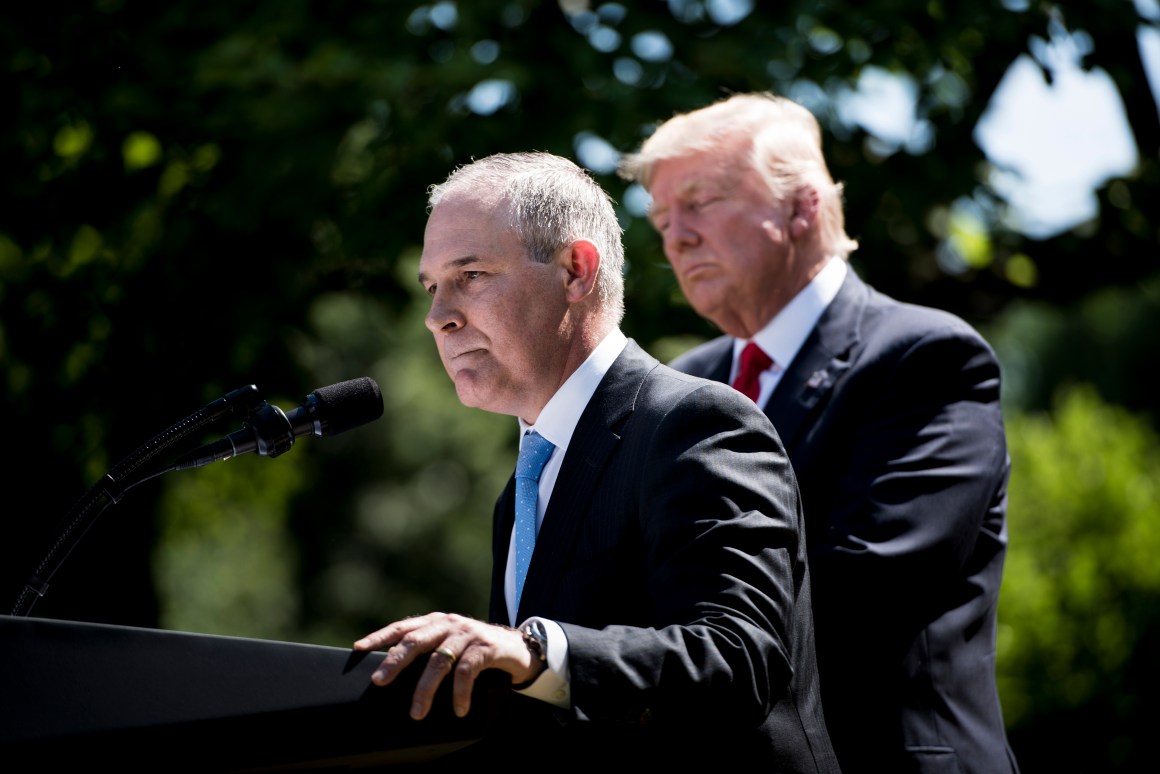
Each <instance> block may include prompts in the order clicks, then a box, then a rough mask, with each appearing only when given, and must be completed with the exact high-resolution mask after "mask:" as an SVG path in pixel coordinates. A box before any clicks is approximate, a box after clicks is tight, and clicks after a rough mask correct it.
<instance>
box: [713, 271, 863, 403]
mask: <svg viewBox="0 0 1160 774" xmlns="http://www.w3.org/2000/svg"><path fill="white" fill-rule="evenodd" d="M847 271H849V267H848V266H847V265H846V261H845V260H843V259H841V258H838V257H837V256H833V257H831V258H830V260H829V261H828V262H827V263H826V265H825V266H824V267H823V268H822V270H821V271H819V272H818V273H817V274H816V275H815V276H814V278H813V279H812V280H810V284H808V285H806V286H805V287H804V288H802V289H801V291H799V292H798V294H797V295H796V296H794V297H793V299H792V300H791V301H790V302H789V303H788V304H786V306H785V308H784V309H782V310H781V311H780V312H778V313H777V314H776V315H774V318H773V319H772V320H770V321H769V322H768V323H766V325H765V327H764V328H762V329H761V330H759V331H758V332H757V334H756V335H754V337H753V339H752V341H756V342H757V346H759V347H761V348H762V349H763V350H765V354H767V355H769V356H770V358H772V359H773V365H771V366H770V367H769V368H767V369H766V370H764V371H762V372H761V375H760V376H759V377H758V380H759V382H760V384H761V390H760V392H759V393H758V395H757V405H758V406H760V407H761V408H762V409H764V408H765V404H766V403H768V402H769V396H770V395H772V394H773V389H774V388H775V387H777V383H778V382H779V381H781V375H782V373H784V372H785V369H786V368H787V367H788V366H789V364H790V363H791V362H793V359H794V357H795V356H796V355H797V353H798V350H799V349H801V348H802V344H803V343H804V342H805V340H806V337H807V336H809V335H810V331H812V330H813V329H814V326H815V325H817V323H818V318H820V317H821V316H822V312H824V311H826V307H827V306H829V305H830V302H831V301H833V300H834V296H836V295H838V289H839V288H841V287H842V281H843V280H844V279H846V272H847ZM750 341H751V340H750V339H734V340H733V367H732V369H731V370H730V371H729V383H730V384H732V383H733V380H734V379H736V378H737V369H738V367H739V364H740V362H741V350H742V349H744V348H745V345H746V344H748V343H749V342H750Z"/></svg>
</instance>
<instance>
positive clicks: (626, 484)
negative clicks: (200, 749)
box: [355, 153, 838, 772]
mask: <svg viewBox="0 0 1160 774" xmlns="http://www.w3.org/2000/svg"><path fill="white" fill-rule="evenodd" d="M429 204H430V207H431V211H430V217H429V219H428V222H427V228H426V233H425V236H424V240H423V255H422V258H421V260H420V271H419V281H420V282H421V283H422V284H423V287H424V288H425V289H426V290H427V292H428V294H429V295H430V297H431V308H430V311H429V312H428V314H427V321H426V322H427V327H428V328H429V329H430V330H431V332H432V334H434V336H435V342H436V345H437V347H438V350H439V354H440V357H441V358H442V360H443V364H444V366H445V368H446V369H447V373H448V374H449V375H450V377H451V379H452V380H453V381H454V383H455V389H456V392H457V394H458V396H459V399H460V401H462V402H463V403H464V404H465V405H467V406H474V407H478V408H482V409H484V410H487V411H493V412H498V413H502V414H509V415H511V416H514V417H517V418H518V420H519V425H520V428H521V431H522V433H523V436H522V440H521V443H520V446H521V451H520V459H519V461H518V463H517V465H516V471H515V476H514V477H513V479H512V481H511V482H510V483H509V485H508V487H507V489H506V490H505V491H504V493H503V494H502V495H501V497H500V499H499V501H498V503H497V505H496V509H495V517H494V529H493V535H494V540H493V546H492V553H493V559H494V568H493V574H492V591H491V611H490V618H491V620H492V621H494V622H496V623H494V624H492V623H484V622H482V621H478V620H475V619H472V618H468V617H465V616H461V615H455V614H447V613H430V614H427V615H421V616H416V617H413V618H408V619H405V620H403V621H397V622H395V623H392V624H389V625H388V626H386V627H384V628H382V629H380V630H378V631H377V632H374V633H372V634H369V635H367V636H366V637H364V638H363V639H361V640H359V641H358V642H357V643H355V648H356V649H358V650H377V649H381V648H389V651H388V653H387V655H386V656H385V658H384V660H383V662H382V664H381V666H380V667H379V669H378V670H377V671H376V673H375V674H374V676H373V680H374V682H375V683H376V684H379V685H387V684H389V683H391V682H392V681H393V680H394V679H395V678H396V677H397V676H398V675H399V673H400V672H401V671H402V670H403V669H404V668H406V667H408V665H411V664H414V666H413V667H412V668H415V669H422V670H423V671H422V673H421V675H420V677H419V678H418V681H417V683H416V688H415V691H414V696H413V704H412V708H411V714H412V717H414V718H416V719H422V718H423V717H425V716H426V715H427V713H428V712H429V710H430V708H431V704H432V701H433V700H434V699H435V698H436V692H437V689H438V687H439V685H440V684H441V683H442V681H443V680H444V679H445V678H450V679H451V680H452V690H451V699H452V706H453V709H454V711H455V713H456V714H457V715H459V716H463V715H465V714H467V712H468V711H469V709H470V706H471V698H472V688H473V685H474V684H475V680H476V678H477V677H478V676H479V675H480V673H481V672H483V671H484V670H487V669H499V670H503V671H505V672H507V673H508V674H510V675H511V678H512V681H513V683H514V684H515V685H514V686H513V687H514V689H515V691H516V692H515V693H514V694H512V695H510V696H509V697H508V698H509V699H510V701H506V702H504V703H503V713H504V717H503V718H502V723H500V724H498V725H499V731H497V732H496V734H494V735H492V736H490V737H488V738H485V739H484V740H483V741H481V742H479V743H478V744H477V745H473V746H471V747H469V748H468V749H467V750H466V751H465V752H464V755H466V756H467V758H468V760H467V761H464V762H471V761H473V760H475V761H482V760H489V759H490V756H493V755H494V759H495V760H496V761H497V762H503V763H512V762H515V763H521V764H523V765H524V766H525V767H531V768H535V769H539V768H547V769H559V768H561V767H563V768H564V769H567V770H574V769H576V768H578V767H579V766H581V765H584V764H587V765H608V764H614V765H616V767H617V768H626V767H627V766H637V765H639V766H646V765H650V764H658V765H673V766H674V767H675V766H676V764H678V763H680V764H688V763H696V762H699V763H709V762H711V761H720V760H721V756H722V755H728V756H731V757H736V758H737V759H739V760H747V761H754V762H755V763H756V764H757V765H759V766H760V768H761V769H762V770H763V771H769V772H837V770H838V768H837V765H836V763H835V761H834V756H833V750H832V748H831V746H830V742H829V738H828V736H827V733H826V729H825V723H824V720H823V713H822V708H821V706H820V704H819V696H818V691H819V689H818V683H817V670H816V664H815V659H814V646H813V621H812V613H811V606H810V584H809V574H808V571H807V567H806V556H805V546H804V541H803V537H804V535H803V533H802V530H803V529H804V527H803V525H802V512H801V506H800V502H799V498H798V490H797V484H796V481H795V480H794V475H793V471H792V469H791V468H790V465H789V460H788V458H787V456H786V454H785V450H784V449H783V447H782V446H781V443H780V441H779V440H778V437H777V433H776V432H775V431H774V429H773V426H772V425H771V424H770V422H769V420H768V419H767V418H766V417H765V416H764V415H763V414H762V413H761V412H760V410H758V409H757V408H756V406H754V405H753V403H752V402H751V401H749V400H747V399H746V398H744V397H743V396H741V395H740V394H738V393H737V392H735V391H734V390H731V389H730V388H728V387H726V386H724V385H721V384H718V383H716V382H713V381H709V380H705V379H699V378H696V377H691V376H688V375H686V374H682V373H679V372H677V371H674V370H672V369H670V368H668V367H667V366H664V365H661V364H660V363H658V362H657V361H656V360H655V359H653V358H651V357H650V356H648V355H647V354H646V353H645V352H644V351H643V350H641V349H640V348H639V347H638V346H637V345H636V344H635V343H634V342H632V341H630V340H628V339H626V338H625V336H624V334H623V333H621V331H620V328H619V324H620V320H621V317H622V316H623V293H624V288H623V277H622V265H623V260H624V257H623V247H622V245H621V241H620V239H621V230H620V225H619V223H618V222H617V219H616V214H615V211H614V210H613V207H612V202H611V200H610V199H609V198H608V196H607V194H606V193H605V192H604V191H603V190H602V189H601V188H600V187H599V186H598V185H597V184H596V183H595V181H593V180H592V179H591V178H590V177H589V176H588V175H587V174H586V173H585V172H584V171H583V170H582V169H580V168H579V167H577V166H576V165H575V164H573V163H572V162H570V161H568V160H566V159H563V158H560V157H557V156H552V155H549V154H542V153H528V154H501V155H495V156H489V157H487V158H484V159H481V160H479V161H475V162H473V163H471V164H469V165H467V166H464V167H461V168H460V169H458V170H456V171H455V172H454V173H452V175H451V176H450V177H449V178H448V179H447V181H446V182H444V183H443V184H441V185H437V186H434V187H433V188H432V190H431V192H430V197H429ZM532 450H535V452H536V453H534V454H530V453H529V452H531V451H532ZM541 468H542V472H540V471H541ZM537 476H538V481H537ZM528 482H530V483H528ZM524 517H527V518H528V519H529V521H528V523H527V526H526V528H525V525H524ZM537 523H538V530H537V526H535V525H536V524H537ZM537 531H538V534H537ZM529 556H530V561H529V560H528V559H527V557H529ZM525 578H526V580H525ZM507 624H518V625H519V626H518V628H512V627H511V626H508V625H507Z"/></svg>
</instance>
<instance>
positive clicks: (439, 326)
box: [424, 288, 466, 334]
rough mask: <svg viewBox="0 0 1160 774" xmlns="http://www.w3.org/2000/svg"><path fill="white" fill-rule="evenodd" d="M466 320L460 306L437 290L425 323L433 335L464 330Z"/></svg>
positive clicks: (440, 290)
mask: <svg viewBox="0 0 1160 774" xmlns="http://www.w3.org/2000/svg"><path fill="white" fill-rule="evenodd" d="M465 322H466V320H465V319H464V317H463V313H462V312H461V311H460V310H459V308H458V306H457V305H456V304H454V303H453V302H452V300H451V299H450V298H449V297H448V294H446V293H444V292H443V291H442V289H439V288H437V289H436V290H435V295H433V296H432V297H431V308H430V309H428V310H427V317H426V318H425V319H424V323H425V324H426V326H427V330H429V331H431V333H434V334H439V333H450V332H451V331H454V330H457V329H459V328H462V327H463V325H464V323H465Z"/></svg>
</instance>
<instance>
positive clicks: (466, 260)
mask: <svg viewBox="0 0 1160 774" xmlns="http://www.w3.org/2000/svg"><path fill="white" fill-rule="evenodd" d="M481 260H482V259H481V258H479V257H478V256H475V255H466V256H464V257H462V258H456V259H455V260H453V261H449V262H448V263H447V266H446V268H448V269H458V268H461V267H463V266H470V265H471V264H473V263H478V262H479V261H481ZM419 284H420V285H426V284H427V275H426V274H424V273H423V272H419Z"/></svg>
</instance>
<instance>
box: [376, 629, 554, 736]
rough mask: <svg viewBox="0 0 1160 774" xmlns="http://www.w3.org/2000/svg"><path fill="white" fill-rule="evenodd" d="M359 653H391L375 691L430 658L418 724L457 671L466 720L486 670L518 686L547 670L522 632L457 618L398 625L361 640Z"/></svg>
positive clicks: (416, 701) (458, 710) (459, 704)
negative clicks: (498, 671) (447, 678)
mask: <svg viewBox="0 0 1160 774" xmlns="http://www.w3.org/2000/svg"><path fill="white" fill-rule="evenodd" d="M354 649H355V650H384V649H385V650H387V657H386V658H384V659H383V663H382V664H381V665H379V668H378V669H376V670H375V673H374V674H373V675H371V681H372V682H374V684H375V685H390V684H391V682H392V681H393V680H394V679H395V678H396V677H397V676H398V675H399V673H400V672H402V671H403V669H405V668H406V667H407V665H408V664H410V663H411V662H413V661H415V660H416V659H418V658H419V657H420V656H423V655H424V654H430V655H429V656H428V657H427V664H426V667H425V668H424V670H423V674H422V675H421V676H420V677H419V682H418V684H417V685H416V686H415V695H414V697H413V700H412V702H411V717H412V718H414V719H415V720H422V719H423V718H425V717H427V713H428V712H430V710H431V703H432V701H434V699H435V692H436V691H437V690H438V689H439V685H440V684H441V683H442V682H443V678H444V677H445V676H446V675H447V673H448V672H451V671H453V670H454V674H455V678H454V682H453V683H452V691H451V703H452V708H453V709H454V711H455V714H456V716H457V717H463V716H465V715H466V714H467V713H468V711H469V710H470V709H471V691H472V689H473V688H474V686H475V679H476V678H477V677H478V676H479V673H480V672H482V671H483V670H485V669H501V670H503V671H504V672H507V673H508V674H510V675H511V676H512V683H513V684H518V683H523V682H527V681H530V680H532V679H534V678H535V677H536V676H537V675H539V673H540V672H541V671H543V668H544V667H543V664H542V663H541V662H540V660H539V659H538V658H534V657H533V656H532V653H531V651H529V650H528V647H527V646H526V645H525V644H524V638H523V635H522V634H520V632H518V631H517V630H515V629H509V628H507V627H504V626H495V625H493V624H487V623H484V622H483V621H477V620H475V619H474V618H468V617H467V616H462V615H456V614H455V613H428V614H427V615H421V616H416V617H414V618H407V619H404V620H402V621H396V622H395V623H393V624H390V625H388V626H385V627H383V628H382V629H379V630H378V631H377V632H373V633H371V634H368V635H367V636H365V637H363V638H362V639H360V640H358V641H357V642H355V644H354Z"/></svg>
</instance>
